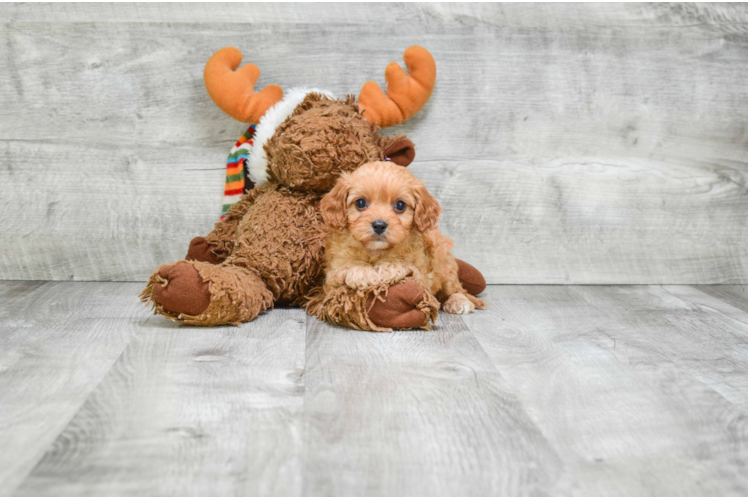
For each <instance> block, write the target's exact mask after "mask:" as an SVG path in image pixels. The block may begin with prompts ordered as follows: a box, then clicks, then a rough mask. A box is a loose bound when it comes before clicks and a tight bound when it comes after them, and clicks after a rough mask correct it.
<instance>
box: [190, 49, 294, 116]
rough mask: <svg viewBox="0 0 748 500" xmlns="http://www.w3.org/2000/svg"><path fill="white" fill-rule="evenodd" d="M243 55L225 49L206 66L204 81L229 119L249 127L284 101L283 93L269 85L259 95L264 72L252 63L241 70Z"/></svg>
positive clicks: (211, 58)
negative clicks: (275, 105) (257, 90)
mask: <svg viewBox="0 0 748 500" xmlns="http://www.w3.org/2000/svg"><path fill="white" fill-rule="evenodd" d="M241 62H242V53H241V52H240V51H239V49H237V48H235V47H225V48H223V49H221V50H219V51H218V52H216V53H215V54H213V55H212V56H211V57H210V59H208V62H207V63H206V64H205V71H204V72H203V79H204V80H205V88H206V89H208V95H210V98H211V99H213V102H214V103H216V105H218V107H219V108H221V109H222V110H223V111H224V112H225V113H226V114H227V115H229V116H231V117H232V118H236V119H237V120H239V121H241V122H245V123H257V122H258V121H259V120H260V118H261V117H262V115H263V114H265V111H267V110H268V108H270V107H271V106H272V105H273V104H275V103H277V102H278V101H280V100H281V99H283V89H281V88H280V87H279V86H278V85H268V86H267V87H265V88H264V89H262V90H261V91H260V92H257V93H255V84H256V83H257V79H258V78H259V77H260V69H259V68H258V67H257V66H255V65H254V64H252V63H248V64H245V65H244V66H242V67H241V68H240V69H239V70H237V69H236V68H238V67H239V64H241Z"/></svg>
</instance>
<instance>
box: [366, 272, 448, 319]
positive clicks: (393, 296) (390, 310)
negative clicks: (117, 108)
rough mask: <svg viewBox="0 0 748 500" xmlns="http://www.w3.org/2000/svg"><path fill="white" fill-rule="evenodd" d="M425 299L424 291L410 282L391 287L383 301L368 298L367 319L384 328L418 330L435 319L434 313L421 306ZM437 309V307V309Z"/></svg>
mask: <svg viewBox="0 0 748 500" xmlns="http://www.w3.org/2000/svg"><path fill="white" fill-rule="evenodd" d="M426 298H427V296H426V293H425V291H424V289H423V288H422V287H421V286H420V285H419V284H417V283H416V282H414V281H412V280H407V281H403V282H402V283H398V284H396V285H392V286H391V287H390V288H389V290H388V291H387V297H386V298H385V300H384V301H380V300H375V299H374V298H373V297H372V298H370V299H369V300H368V301H367V303H366V308H367V310H368V312H369V319H371V321H372V322H373V323H374V324H376V325H378V326H381V327H384V328H419V327H423V326H425V325H428V321H429V319H432V320H435V319H436V317H435V316H436V314H435V313H436V311H433V314H431V313H430V309H429V308H425V309H424V308H423V307H421V308H419V306H423V304H424V301H425V299H426ZM437 309H438V307H437Z"/></svg>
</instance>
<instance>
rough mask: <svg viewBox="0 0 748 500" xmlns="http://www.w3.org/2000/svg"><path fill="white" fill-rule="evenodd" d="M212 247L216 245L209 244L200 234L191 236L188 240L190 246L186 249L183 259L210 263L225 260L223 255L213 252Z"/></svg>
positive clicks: (218, 262)
mask: <svg viewBox="0 0 748 500" xmlns="http://www.w3.org/2000/svg"><path fill="white" fill-rule="evenodd" d="M212 248H216V247H215V246H211V245H210V243H208V240H206V239H205V238H203V237H202V236H197V237H195V238H192V241H190V248H189V250H187V256H186V257H185V258H184V260H196V261H198V262H210V263H211V264H220V263H221V262H223V261H224V260H226V257H225V256H223V255H218V254H217V253H215V252H213V250H212Z"/></svg>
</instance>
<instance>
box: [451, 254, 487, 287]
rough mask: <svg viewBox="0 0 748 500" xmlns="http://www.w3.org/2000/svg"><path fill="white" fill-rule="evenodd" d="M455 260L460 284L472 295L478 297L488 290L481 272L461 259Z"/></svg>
mask: <svg viewBox="0 0 748 500" xmlns="http://www.w3.org/2000/svg"><path fill="white" fill-rule="evenodd" d="M455 260H456V261H457V268H458V270H457V274H458V275H459V278H460V283H461V284H462V286H463V288H465V290H467V292H468V293H469V294H470V295H478V294H479V293H481V292H482V291H483V290H485V289H486V279H485V278H484V277H483V275H482V274H481V272H480V271H478V270H477V269H476V268H474V267H473V266H471V265H470V264H468V263H467V262H464V261H462V260H460V259H455Z"/></svg>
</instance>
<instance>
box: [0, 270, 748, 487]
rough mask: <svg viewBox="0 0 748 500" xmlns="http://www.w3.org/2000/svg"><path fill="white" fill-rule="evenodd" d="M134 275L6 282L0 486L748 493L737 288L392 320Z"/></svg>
mask: <svg viewBox="0 0 748 500" xmlns="http://www.w3.org/2000/svg"><path fill="white" fill-rule="evenodd" d="M141 286H142V285H141V284H138V283H81V282H0V443H2V445H1V449H2V452H1V453H0V494H3V495H10V494H16V495H257V494H259V495H263V494H264V495H394V494H401V495H411V494H423V495H432V494H433V495H447V494H449V495H459V494H464V495H487V494H495V495H544V494H553V495H559V494H574V495H735V494H742V495H746V494H748V287H746V286H700V287H689V286H494V287H489V290H488V291H487V292H486V293H485V294H484V295H485V298H486V300H487V301H488V302H489V303H490V308H489V309H488V310H486V311H482V312H477V313H476V314H473V315H470V316H467V317H458V316H450V315H441V316H440V318H439V322H438V325H437V327H436V328H435V329H434V330H433V331H429V332H423V331H409V332H396V333H385V334H383V333H369V332H357V331H351V330H346V329H342V328H337V327H332V326H329V325H326V324H323V323H320V322H318V321H317V320H316V319H313V318H310V317H307V316H306V315H305V313H304V312H303V311H301V310H298V309H278V310H274V311H271V312H269V313H267V314H264V315H263V316H261V317H260V318H258V319H257V320H256V321H255V322H253V323H251V324H247V325H244V326H242V327H223V328H195V327H184V326H180V325H177V324H174V323H171V322H169V321H167V320H165V319H163V318H161V317H155V316H151V315H149V314H148V312H147V310H146V309H145V308H144V307H143V306H142V305H141V304H140V303H138V302H137V300H136V296H137V292H138V291H139V289H140V288H141Z"/></svg>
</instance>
